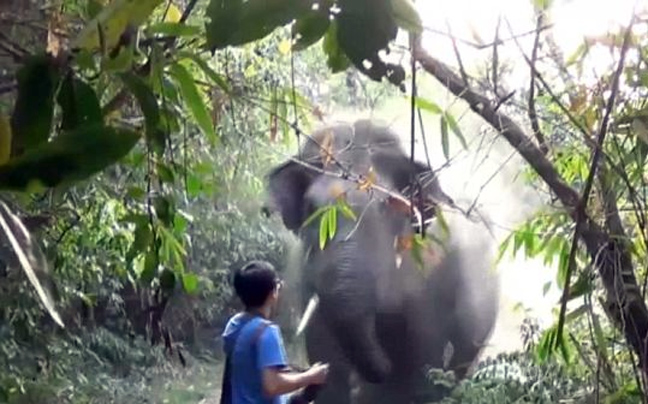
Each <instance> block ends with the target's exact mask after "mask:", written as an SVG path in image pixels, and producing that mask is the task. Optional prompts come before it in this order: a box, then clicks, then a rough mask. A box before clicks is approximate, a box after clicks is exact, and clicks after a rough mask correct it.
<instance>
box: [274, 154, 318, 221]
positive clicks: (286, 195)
mask: <svg viewBox="0 0 648 404" xmlns="http://www.w3.org/2000/svg"><path fill="white" fill-rule="evenodd" d="M314 179H315V173H314V172H312V171H311V170H309V169H307V168H306V167H303V166H302V165H299V164H297V163H295V162H293V161H288V162H286V163H284V164H282V165H280V166H278V167H276V168H275V169H273V170H272V171H271V172H270V174H269V175H268V188H269V191H270V201H271V205H272V208H273V209H278V210H279V212H280V214H281V218H282V220H283V223H284V225H285V226H286V227H287V228H288V229H290V230H292V231H294V232H296V231H297V230H298V229H299V228H300V226H301V225H302V223H303V222H304V220H306V218H305V214H306V212H307V208H308V207H307V206H306V200H305V197H304V196H305V194H306V192H307V191H308V189H309V188H310V186H311V184H312V183H313V180H314Z"/></svg>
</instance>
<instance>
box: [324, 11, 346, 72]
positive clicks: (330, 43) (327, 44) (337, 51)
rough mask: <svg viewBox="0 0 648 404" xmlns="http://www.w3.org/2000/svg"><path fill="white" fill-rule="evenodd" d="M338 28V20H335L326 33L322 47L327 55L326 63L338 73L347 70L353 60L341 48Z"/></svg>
mask: <svg viewBox="0 0 648 404" xmlns="http://www.w3.org/2000/svg"><path fill="white" fill-rule="evenodd" d="M337 29H338V24H337V22H336V21H333V22H332V23H331V24H330V25H329V28H328V31H326V34H325V35H324V41H323V42H322V49H323V50H324V53H326V56H328V58H327V60H326V64H327V65H328V67H329V69H331V71H332V72H333V73H338V72H341V71H344V70H346V69H347V68H348V67H349V66H350V65H351V61H350V60H349V58H347V56H346V55H345V54H344V52H343V51H342V48H340V44H339V43H338V39H337Z"/></svg>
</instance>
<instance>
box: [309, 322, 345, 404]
mask: <svg viewBox="0 0 648 404" xmlns="http://www.w3.org/2000/svg"><path fill="white" fill-rule="evenodd" d="M306 352H307V354H308V360H309V361H310V363H316V362H322V363H328V364H329V374H328V377H327V380H326V384H325V385H324V386H323V387H322V389H321V390H320V391H319V394H318V395H317V398H316V400H315V403H316V404H351V385H350V383H349V376H350V373H351V368H350V365H349V363H348V362H347V361H346V359H345V358H344V355H343V354H342V350H341V348H340V346H339V345H338V344H337V342H336V341H335V339H334V338H333V336H332V334H331V333H330V331H329V330H328V329H327V327H326V326H325V324H324V323H323V321H322V319H321V317H320V315H319V313H315V314H314V315H313V318H312V319H311V321H310V323H309V325H308V328H307V329H306Z"/></svg>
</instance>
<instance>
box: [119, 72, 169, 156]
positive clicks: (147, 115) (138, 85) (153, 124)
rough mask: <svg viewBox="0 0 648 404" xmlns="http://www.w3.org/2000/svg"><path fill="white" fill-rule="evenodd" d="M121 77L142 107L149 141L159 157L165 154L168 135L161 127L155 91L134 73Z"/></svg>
mask: <svg viewBox="0 0 648 404" xmlns="http://www.w3.org/2000/svg"><path fill="white" fill-rule="evenodd" d="M119 77H120V78H121V80H122V81H123V82H124V84H125V85H126V87H127V88H128V90H129V91H130V92H131V93H132V94H133V95H134V96H135V98H136V99H137V102H138V103H139V105H140V109H141V110H142V114H143V115H144V121H145V124H146V138H147V141H148V142H149V144H150V145H151V146H153V150H154V151H155V152H156V153H157V154H158V155H162V154H164V150H165V148H166V141H167V134H166V133H165V131H164V130H163V128H162V126H161V125H160V108H159V106H158V102H157V98H155V95H154V94H153V91H152V90H151V89H150V88H149V86H148V85H147V84H146V83H145V82H144V80H142V79H141V78H139V77H138V76H136V75H135V74H133V73H130V72H129V73H123V74H120V75H119Z"/></svg>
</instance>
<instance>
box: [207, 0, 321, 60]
mask: <svg viewBox="0 0 648 404" xmlns="http://www.w3.org/2000/svg"><path fill="white" fill-rule="evenodd" d="M310 6H311V3H310V2H308V1H303V0H272V1H268V0H211V1H210V2H209V5H208V6H207V12H206V17H207V18H208V19H209V22H208V23H207V25H206V31H207V48H208V49H209V50H210V51H212V52H214V51H215V50H216V49H222V48H225V47H227V46H239V45H244V44H246V43H249V42H252V41H255V40H258V39H261V38H263V37H265V36H267V35H268V34H270V33H271V32H272V31H274V30H275V29H276V28H278V27H281V26H283V25H286V24H288V23H290V22H291V21H292V20H294V19H296V18H299V17H300V16H302V15H303V14H304V13H306V12H308V11H310Z"/></svg>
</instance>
